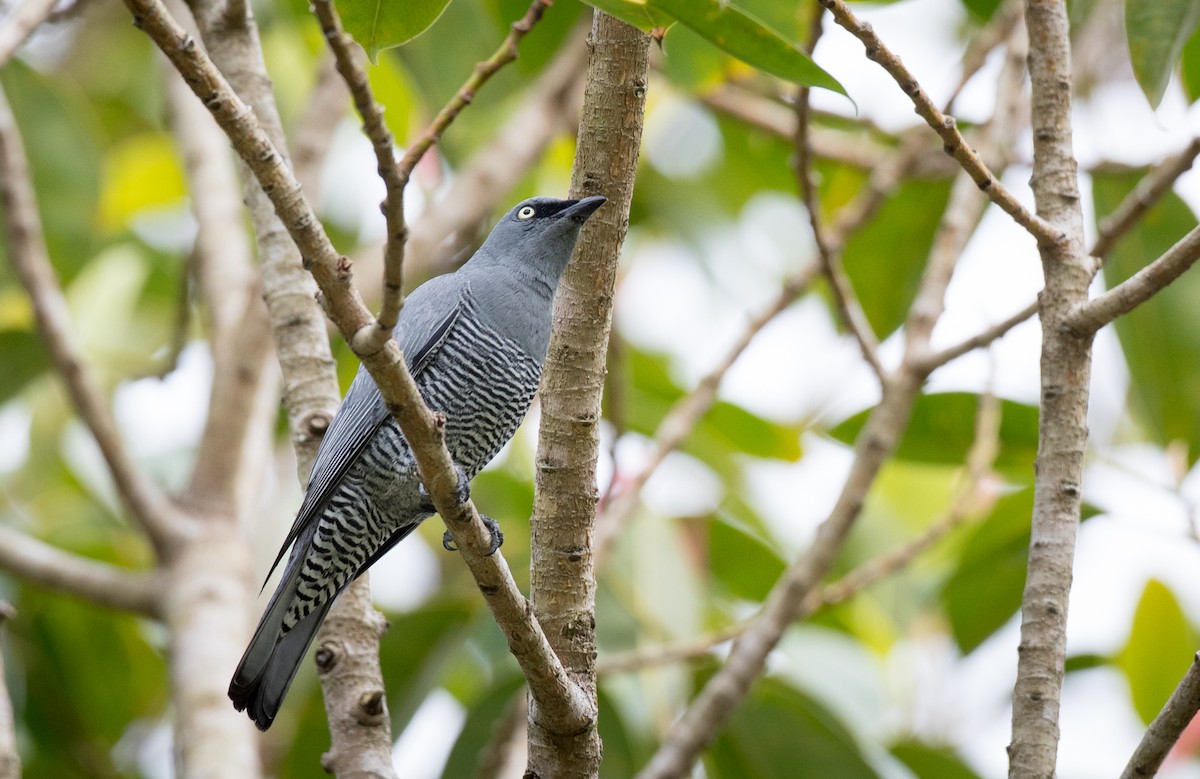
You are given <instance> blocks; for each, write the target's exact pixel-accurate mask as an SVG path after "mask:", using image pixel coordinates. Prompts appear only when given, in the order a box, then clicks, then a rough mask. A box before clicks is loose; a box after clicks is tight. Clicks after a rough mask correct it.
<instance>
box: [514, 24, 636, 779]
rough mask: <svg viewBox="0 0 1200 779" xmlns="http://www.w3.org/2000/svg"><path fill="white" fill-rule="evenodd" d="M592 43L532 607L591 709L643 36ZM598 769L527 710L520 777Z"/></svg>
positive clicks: (550, 384) (543, 438)
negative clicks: (587, 209) (612, 336)
mask: <svg viewBox="0 0 1200 779" xmlns="http://www.w3.org/2000/svg"><path fill="white" fill-rule="evenodd" d="M589 44H590V46H591V55H590V57H589V59H588V77H587V85H586V88H585V92H584V101H583V110H582V117H581V121H580V123H579V127H580V134H579V144H578V147H577V150H576V156H575V169H574V172H573V174H572V180H571V192H572V195H573V196H574V197H583V196H588V195H597V194H603V195H605V196H607V197H608V199H609V203H608V204H607V205H606V206H604V207H603V208H602V209H601V210H600V211H599V212H598V213H597V214H596V215H595V216H594V217H593V218H592V219H591V220H589V222H588V224H586V225H585V226H584V228H583V232H582V233H581V235H580V238H579V245H578V248H577V249H576V251H575V256H574V258H573V259H572V260H571V263H570V264H569V265H568V266H567V271H566V274H565V276H564V277H563V280H562V282H561V284H560V285H559V289H558V293H557V295H556V298H555V306H554V328H553V335H552V337H551V340H550V348H549V351H548V353H547V361H546V369H545V372H544V374H543V377H542V386H541V398H542V421H541V430H540V436H539V440H538V453H537V498H536V501H535V504H534V510H533V518H532V520H531V532H532V540H531V547H532V549H531V554H532V562H531V566H532V581H531V584H530V600H531V601H532V603H533V608H534V613H535V615H536V616H537V619H538V621H539V622H540V623H541V624H542V626H543V629H544V630H545V632H546V636H547V637H548V638H549V639H550V644H551V647H552V648H553V649H554V651H555V653H556V654H557V655H558V656H559V658H560V659H561V660H562V662H563V666H564V667H565V668H566V670H567V673H568V674H569V675H570V676H571V678H572V679H573V680H574V681H575V682H576V683H577V684H578V685H579V686H580V687H581V688H582V689H583V690H585V691H586V693H587V694H588V695H589V696H590V697H591V699H592V700H593V701H595V699H596V675H595V656H596V654H595V653H596V638H595V625H596V620H595V595H596V589H595V588H596V580H595V569H594V564H595V558H594V553H593V540H594V529H595V527H594V526H595V517H596V459H597V456H598V453H599V451H598V446H599V438H598V434H599V421H600V396H601V392H602V390H603V386H604V355H605V353H606V351H607V347H608V337H609V328H610V326H611V324H612V302H613V288H614V286H615V283H616V271H617V263H618V260H619V256H620V250H621V243H622V241H623V240H624V238H625V232H626V230H627V228H628V224H629V204H630V201H631V199H632V197H633V182H634V175H635V173H636V170H637V160H638V150H639V146H640V143H641V136H642V120H643V114H644V111H645V103H646V82H647V75H646V74H647V68H648V65H649V55H650V38H649V37H648V36H647V35H645V34H644V33H642V32H640V31H638V30H636V29H634V28H633V27H630V26H628V25H626V24H625V23H623V22H620V21H618V20H616V19H614V18H612V17H610V16H608V15H607V14H603V13H601V12H599V11H597V12H596V13H595V15H594V18H593V22H592V34H591V37H590V39H589ZM599 762H600V739H599V734H598V731H597V730H596V723H595V721H594V720H593V721H592V722H591V723H590V725H589V727H587V728H586V729H584V730H583V731H578V730H577V731H575V732H566V731H564V729H563V728H562V727H561V725H560V724H559V723H556V722H554V721H553V720H552V719H551V718H549V717H548V716H546V713H545V712H543V711H542V710H541V708H540V707H539V706H538V705H537V704H536V701H535V702H534V703H533V704H532V705H531V706H530V710H529V770H528V773H531V774H532V775H536V776H544V777H550V776H555V777H569V776H580V777H586V776H594V775H595V774H596V772H597V771H598V770H599Z"/></svg>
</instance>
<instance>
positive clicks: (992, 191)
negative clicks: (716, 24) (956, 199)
mask: <svg viewBox="0 0 1200 779" xmlns="http://www.w3.org/2000/svg"><path fill="white" fill-rule="evenodd" d="M820 3H821V5H823V6H824V7H825V8H828V9H829V10H830V11H831V12H832V13H833V18H834V19H835V20H836V21H837V23H838V24H840V25H841V26H842V27H844V28H845V29H846V30H847V31H848V32H849V33H850V34H851V35H853V36H854V37H855V38H858V39H859V40H860V41H862V44H863V46H864V47H865V48H866V53H867V57H868V58H869V59H871V60H873V61H875V62H877V63H879V65H880V66H881V67H883V69H884V70H886V71H887V72H888V74H889V75H891V77H892V78H893V79H895V80H896V83H897V84H899V86H900V88H901V89H902V90H903V91H904V94H906V95H908V97H909V98H910V99H911V100H912V101H913V106H914V107H915V108H916V111H917V114H918V115H919V116H920V117H921V118H922V119H924V120H925V122H926V123H927V124H928V125H929V126H930V127H931V128H933V131H934V132H936V133H937V134H938V135H939V136H940V137H941V139H942V141H943V143H945V151H946V153H947V154H949V155H950V156H952V157H953V158H954V159H955V160H956V161H957V162H958V164H959V165H960V166H961V167H962V169H963V170H964V171H966V172H967V175H969V176H970V177H971V180H972V181H974V182H975V185H976V186H978V187H979V188H980V189H981V190H983V191H984V192H985V193H986V194H987V196H988V197H989V198H990V199H991V201H992V202H993V203H995V204H996V205H998V206H1000V208H1001V209H1003V210H1004V212H1005V213H1007V214H1008V215H1009V216H1011V217H1012V218H1013V220H1014V221H1015V222H1016V223H1017V224H1019V225H1021V226H1022V227H1024V228H1025V229H1026V230H1028V231H1029V233H1030V234H1031V235H1032V236H1033V237H1034V238H1036V239H1037V240H1038V243H1039V244H1046V245H1053V244H1056V243H1058V242H1060V241H1062V240H1063V235H1062V233H1061V231H1058V230H1055V229H1054V228H1053V227H1052V226H1051V225H1049V224H1047V223H1046V221H1045V220H1043V219H1041V218H1040V217H1038V216H1036V215H1034V214H1031V213H1029V211H1028V210H1026V208H1025V207H1024V206H1022V205H1021V204H1020V203H1019V202H1018V201H1017V199H1016V198H1015V197H1013V195H1012V193H1011V192H1009V191H1008V190H1007V189H1006V188H1005V187H1004V185H1003V184H1001V183H1000V180H999V179H998V178H996V176H995V175H994V174H993V173H992V172H991V171H990V170H988V168H987V165H985V164H984V162H983V160H982V159H981V158H980V156H979V155H978V154H977V153H976V152H975V150H973V149H972V148H971V146H970V145H969V144H968V143H967V142H966V141H965V140H964V139H963V137H962V134H961V133H960V132H959V131H958V127H957V124H956V123H955V121H954V118H953V117H949V116H946V115H944V114H943V113H942V112H941V111H939V110H938V108H937V106H936V105H934V103H933V101H932V100H930V98H929V95H927V94H925V91H924V90H923V89H921V85H920V84H919V83H918V82H917V80H916V78H914V77H913V75H912V73H910V72H909V71H908V69H907V68H905V67H904V64H903V63H902V62H901V61H900V58H899V57H897V56H896V55H895V54H894V53H892V51H891V50H890V49H888V48H887V47H886V46H884V44H883V41H881V40H880V39H879V36H878V35H876V34H875V31H874V30H873V29H871V25H869V24H864V23H863V22H861V21H859V20H858V17H856V16H855V15H854V13H853V12H851V10H850V8H849V6H847V5H846V4H845V3H844V2H843V1H842V0H820Z"/></svg>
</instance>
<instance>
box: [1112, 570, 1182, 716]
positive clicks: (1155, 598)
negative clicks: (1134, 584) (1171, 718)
mask: <svg viewBox="0 0 1200 779" xmlns="http://www.w3.org/2000/svg"><path fill="white" fill-rule="evenodd" d="M1195 653H1196V633H1195V631H1194V630H1192V627H1191V625H1189V624H1188V621H1187V617H1185V616H1184V614H1183V609H1182V608H1180V606H1179V601H1178V600H1176V599H1175V595H1174V593H1172V592H1171V591H1170V590H1169V589H1167V586H1166V585H1165V584H1163V583H1162V582H1160V581H1158V580H1157V579H1151V580H1150V581H1148V582H1146V588H1145V589H1144V590H1142V597H1141V599H1140V600H1138V605H1137V610H1136V611H1135V612H1134V613H1133V625H1132V626H1131V627H1130V630H1129V642H1128V643H1126V644H1125V648H1124V649H1122V650H1121V653H1120V655H1118V657H1117V666H1118V667H1119V668H1120V669H1121V670H1122V671H1123V672H1124V673H1125V678H1126V679H1127V680H1128V681H1129V693H1130V696H1131V697H1132V698H1133V708H1134V709H1135V710H1136V711H1137V713H1138V716H1139V717H1141V718H1142V722H1143V723H1145V724H1147V725H1148V724H1150V722H1151V720H1153V719H1154V717H1155V716H1156V715H1157V714H1158V712H1159V709H1161V708H1162V706H1163V704H1164V703H1166V702H1167V698H1169V697H1170V696H1171V692H1172V691H1174V689H1175V685H1177V684H1178V683H1179V679H1180V678H1181V677H1182V676H1183V674H1184V672H1185V671H1187V669H1188V666H1189V665H1191V662H1192V657H1193V655H1195Z"/></svg>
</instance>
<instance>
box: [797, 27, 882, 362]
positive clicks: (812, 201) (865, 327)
mask: <svg viewBox="0 0 1200 779" xmlns="http://www.w3.org/2000/svg"><path fill="white" fill-rule="evenodd" d="M824 18H825V12H824V10H823V9H821V8H817V9H815V11H814V13H813V21H812V26H811V28H810V31H809V36H808V51H809V53H810V54H811V53H812V50H813V49H814V48H815V47H816V45H817V41H819V40H820V39H821V33H822V32H823V30H824V27H823V26H822V20H823V19H824ZM809 91H810V90H809V88H808V87H807V86H802V87H800V88H799V90H798V91H797V93H796V105H795V109H796V135H795V138H794V139H793V144H794V148H793V160H794V172H795V176H796V181H797V183H798V185H799V190H800V197H801V200H803V202H804V208H805V210H806V211H807V212H808V223H809V225H810V226H811V227H812V234H813V243H814V244H816V247H817V258H818V259H819V260H820V263H821V270H822V272H823V273H824V274H825V278H826V279H827V280H828V281H829V287H830V289H831V290H832V291H833V299H834V301H835V302H836V303H837V308H838V312H839V313H840V314H841V317H842V321H843V323H845V325H846V327H847V328H848V329H849V330H850V333H851V334H852V335H853V336H854V340H855V341H857V342H858V348H859V350H860V351H861V352H862V356H863V359H864V360H866V361H867V364H868V365H870V366H871V370H873V371H874V372H875V375H876V376H877V377H878V378H879V380H880V381H881V382H882V381H884V377H885V374H886V371H885V370H884V367H883V363H881V362H880V361H879V338H878V336H876V335H875V333H874V331H873V330H872V329H871V323H870V322H869V321H867V316H866V314H865V313H864V312H863V310H862V304H861V303H860V302H859V300H858V296H857V295H855V294H854V287H853V285H852V284H851V283H850V279H849V278H848V277H847V276H846V271H845V270H844V269H843V268H842V264H841V258H840V257H839V256H838V255H837V254H836V253H835V251H834V250H833V249H832V247H831V246H830V245H829V242H828V241H827V240H826V237H825V228H824V225H823V224H822V222H821V206H820V203H819V202H818V199H817V186H816V182H815V181H814V179H813V167H812V153H811V147H810V144H809V139H808V129H809V126H808V115H809V114H808V111H809V109H808V94H809Z"/></svg>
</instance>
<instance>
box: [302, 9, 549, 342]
mask: <svg viewBox="0 0 1200 779" xmlns="http://www.w3.org/2000/svg"><path fill="white" fill-rule="evenodd" d="M324 4H325V7H327V8H329V9H330V12H331V13H330V15H331V16H332V15H333V13H332V8H333V6H332V3H329V2H327V0H326V2H325V3H324ZM321 5H322V3H321V2H318V3H317V8H318V15H320V13H321ZM549 7H550V0H533V3H532V4H531V5H530V6H529V10H528V11H526V12H525V15H524V16H523V17H521V18H520V19H518V20H517V21H515V22H513V23H512V26H511V27H510V28H509V31H508V36H507V37H505V39H504V41H503V42H502V43H501V44H500V48H498V49H497V50H496V52H495V53H494V54H492V56H491V57H488V58H487V59H486V60H484V61H483V62H479V63H476V65H475V70H474V72H472V74H471V76H470V78H468V79H467V81H466V82H465V83H464V84H463V85H462V86H461V87H459V90H458V92H457V93H456V94H455V95H454V97H453V98H451V99H450V102H449V103H447V104H446V105H445V106H444V107H443V108H442V110H441V111H439V112H438V114H437V116H435V117H434V119H433V122H431V123H430V125H429V126H428V127H426V128H425V132H424V133H422V134H421V136H420V137H419V138H418V139H417V140H416V141H414V142H413V144H412V145H411V146H409V148H408V151H406V152H405V154H404V157H403V158H402V159H401V160H400V163H399V165H398V166H397V165H396V164H395V163H394V162H393V160H392V153H391V134H390V133H388V132H387V129H386V128H385V127H384V125H383V120H382V119H383V118H382V114H380V113H379V108H378V106H377V105H375V102H374V99H373V98H372V97H371V94H370V88H369V85H368V84H367V81H366V77H365V76H363V75H362V71H361V69H360V70H359V71H358V78H357V79H355V80H352V79H351V75H348V73H347V71H346V70H342V60H343V57H342V56H341V55H339V56H338V68H339V70H341V71H342V74H343V76H344V77H345V78H346V83H347V84H348V85H349V86H350V92H351V94H352V95H354V103H355V106H356V107H357V108H358V110H359V113H360V114H361V115H362V117H363V125H364V129H365V130H366V131H367V134H368V136H369V137H370V138H371V140H372V142H373V143H374V145H375V153H376V156H377V157H378V159H379V175H380V176H381V177H382V178H383V180H384V183H385V184H386V185H387V190H388V195H387V198H386V199H385V200H384V205H383V211H384V215H385V217H386V218H387V223H388V238H387V243H386V245H385V247H384V255H383V302H382V304H381V306H380V310H379V317H378V319H377V326H378V328H379V337H380V338H390V337H391V332H392V328H393V327H395V325H396V319H397V318H398V317H399V315H400V307H401V305H403V297H402V291H403V278H402V266H403V263H404V243H405V241H406V240H407V239H408V227H407V225H405V223H404V187H405V186H406V185H407V184H408V181H409V178H411V176H412V172H413V170H415V169H416V167H417V163H418V162H420V161H421V158H422V157H424V156H425V153H426V152H427V151H429V149H430V148H432V147H433V145H434V144H435V143H437V142H438V141H439V140H441V137H442V134H443V133H445V132H446V129H447V128H448V127H449V126H450V125H451V123H453V122H454V120H455V119H456V118H457V117H458V115H459V114H460V113H462V110H463V109H464V108H466V107H467V106H468V105H470V104H471V102H472V101H473V100H474V99H475V95H476V93H477V92H478V91H479V90H480V89H481V88H482V87H483V85H484V84H486V83H487V82H488V81H489V80H490V79H491V78H492V76H494V75H495V74H496V73H497V72H499V71H500V69H501V68H503V67H504V66H505V65H507V64H509V63H510V62H513V61H515V60H516V59H517V44H518V43H520V41H521V39H522V38H524V37H525V35H526V34H527V33H528V32H529V31H530V30H532V29H533V26H534V25H535V24H537V23H538V21H539V20H541V18H542V15H543V14H544V13H545V12H546V9H547V8H549ZM334 18H336V16H334ZM327 37H328V33H327ZM342 37H343V38H344V39H345V38H347V36H345V35H344V34H343V36H342ZM330 46H331V47H332V46H334V44H333V41H332V40H330ZM334 52H335V54H336V53H337V49H336V48H335V49H334ZM370 109H374V110H373V112H372V111H371V110H370ZM385 136H386V140H387V147H388V148H387V153H386V159H385V155H384V154H383V153H382V150H381V143H382V140H383V138H384V137H385Z"/></svg>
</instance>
